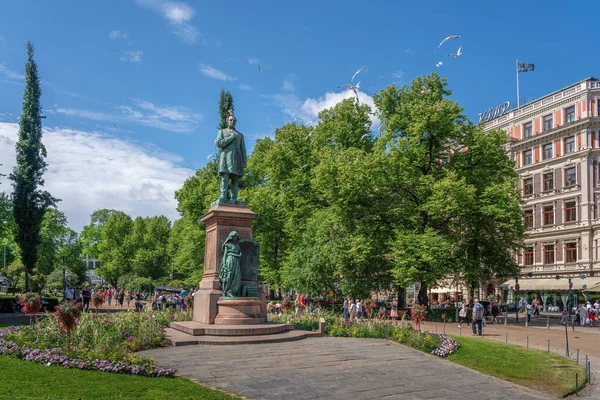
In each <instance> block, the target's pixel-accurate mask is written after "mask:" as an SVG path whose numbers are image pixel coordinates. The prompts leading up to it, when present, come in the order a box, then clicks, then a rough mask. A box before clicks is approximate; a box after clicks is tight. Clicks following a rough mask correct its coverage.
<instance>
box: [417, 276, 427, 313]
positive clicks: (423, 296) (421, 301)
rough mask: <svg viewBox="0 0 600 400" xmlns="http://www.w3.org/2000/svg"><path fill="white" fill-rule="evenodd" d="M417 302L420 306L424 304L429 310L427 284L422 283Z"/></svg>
mask: <svg viewBox="0 0 600 400" xmlns="http://www.w3.org/2000/svg"><path fill="white" fill-rule="evenodd" d="M417 300H418V302H419V304H423V305H424V306H426V307H427V308H429V297H428V296H427V284H426V283H423V282H421V286H420V287H419V293H418V294H417Z"/></svg>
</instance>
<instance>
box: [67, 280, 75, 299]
mask: <svg viewBox="0 0 600 400" xmlns="http://www.w3.org/2000/svg"><path fill="white" fill-rule="evenodd" d="M65 300H67V301H73V300H75V289H73V286H71V284H69V287H68V288H67V290H65Z"/></svg>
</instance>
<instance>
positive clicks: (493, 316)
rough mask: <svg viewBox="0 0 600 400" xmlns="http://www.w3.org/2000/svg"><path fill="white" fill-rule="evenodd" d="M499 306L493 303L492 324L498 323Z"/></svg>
mask: <svg viewBox="0 0 600 400" xmlns="http://www.w3.org/2000/svg"><path fill="white" fill-rule="evenodd" d="M497 317H498V305H497V304H496V303H494V302H492V324H497V323H498V319H497Z"/></svg>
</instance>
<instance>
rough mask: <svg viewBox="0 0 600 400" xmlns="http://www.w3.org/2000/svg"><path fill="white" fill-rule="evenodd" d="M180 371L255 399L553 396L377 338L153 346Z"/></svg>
mask: <svg viewBox="0 0 600 400" xmlns="http://www.w3.org/2000/svg"><path fill="white" fill-rule="evenodd" d="M140 355H142V356H146V357H153V358H155V359H157V360H158V362H159V364H160V365H162V366H165V367H171V368H176V369H177V371H178V372H177V374H178V375H180V376H184V377H187V378H190V379H192V380H194V381H198V382H201V383H203V384H205V385H208V386H210V387H213V388H219V389H224V390H227V391H230V392H235V393H239V394H241V395H243V396H246V397H248V398H252V399H280V398H292V399H317V398H324V399H325V398H326V399H447V400H451V399H452V400H470V399H473V400H485V399H505V398H513V399H519V400H528V399H547V398H548V396H544V395H541V394H539V393H535V392H533V391H530V390H528V389H525V388H522V387H520V386H517V385H513V384H511V383H508V382H504V381H501V380H499V379H496V378H493V377H489V376H486V375H483V374H480V373H478V372H476V371H473V370H470V369H467V368H464V367H462V366H460V365H457V364H453V363H451V362H449V361H446V360H442V359H440V358H437V357H434V356H431V355H428V354H424V353H422V352H420V351H416V350H413V349H410V348H408V347H405V346H402V345H399V344H396V343H393V342H390V341H387V340H380V339H353V338H332V337H324V338H308V339H305V340H301V341H298V342H288V343H276V344H258V345H235V346H211V345H198V346H184V347H169V348H162V349H153V350H148V351H144V352H141V353H140Z"/></svg>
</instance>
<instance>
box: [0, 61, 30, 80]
mask: <svg viewBox="0 0 600 400" xmlns="http://www.w3.org/2000/svg"><path fill="white" fill-rule="evenodd" d="M0 75H2V76H4V77H6V78H8V79H13V80H18V81H24V80H25V75H22V74H20V73H18V72H15V71H11V70H10V69H8V68H6V67H5V66H4V65H2V64H0Z"/></svg>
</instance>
